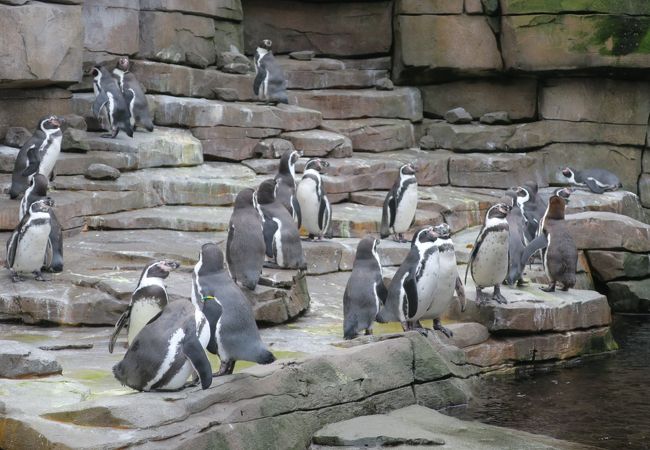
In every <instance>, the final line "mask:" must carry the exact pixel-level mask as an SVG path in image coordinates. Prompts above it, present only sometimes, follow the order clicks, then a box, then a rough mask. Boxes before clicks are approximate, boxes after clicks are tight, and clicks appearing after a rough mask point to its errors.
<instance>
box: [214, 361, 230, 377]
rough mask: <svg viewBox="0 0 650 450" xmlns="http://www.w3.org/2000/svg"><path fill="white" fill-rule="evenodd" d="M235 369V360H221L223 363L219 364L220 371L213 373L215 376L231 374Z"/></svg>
mask: <svg viewBox="0 0 650 450" xmlns="http://www.w3.org/2000/svg"><path fill="white" fill-rule="evenodd" d="M233 370H235V361H227V362H226V361H221V365H220V366H219V372H217V373H213V374H212V376H213V377H220V376H223V375H230V374H232V372H233Z"/></svg>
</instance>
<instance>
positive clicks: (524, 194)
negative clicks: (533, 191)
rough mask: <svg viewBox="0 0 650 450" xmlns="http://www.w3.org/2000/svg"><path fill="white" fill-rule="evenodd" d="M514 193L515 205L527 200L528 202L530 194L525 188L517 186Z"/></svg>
mask: <svg viewBox="0 0 650 450" xmlns="http://www.w3.org/2000/svg"><path fill="white" fill-rule="evenodd" d="M516 192H517V203H526V202H527V201H528V200H530V192H528V189H526V188H525V187H522V186H517V188H516Z"/></svg>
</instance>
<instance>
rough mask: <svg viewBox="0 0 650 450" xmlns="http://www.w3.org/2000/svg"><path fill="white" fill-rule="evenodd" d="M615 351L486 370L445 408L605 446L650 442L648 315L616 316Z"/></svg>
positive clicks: (463, 415) (459, 414) (473, 417)
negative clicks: (550, 365)
mask: <svg viewBox="0 0 650 450" xmlns="http://www.w3.org/2000/svg"><path fill="white" fill-rule="evenodd" d="M612 332H613V334H614V337H615V339H616V341H617V342H618V344H619V346H620V350H619V351H618V352H614V353H611V354H608V355H603V356H597V357H591V358H585V359H584V360H582V361H580V362H579V363H577V364H575V365H572V366H571V367H564V368H555V369H552V370H550V371H548V370H547V371H545V370H541V371H534V372H532V373H530V372H529V373H526V374H519V375H514V376H508V377H504V376H490V377H486V378H485V379H484V380H483V381H481V382H480V384H479V385H478V386H477V388H476V392H475V393H474V394H475V397H474V399H473V400H472V402H471V403H470V404H469V405H468V407H467V408H464V409H459V410H455V411H451V412H450V414H452V415H454V416H456V417H459V418H462V419H471V420H478V421H481V422H484V423H489V424H493V425H500V426H504V427H510V428H516V429H519V430H524V431H529V432H532V433H540V434H545V435H549V436H553V437H556V438H559V439H565V440H569V441H575V442H580V443H584V444H589V445H593V446H596V447H600V448H604V449H612V450H614V449H639V450H643V449H650V389H649V387H648V383H650V316H615V317H614V321H613V323H612Z"/></svg>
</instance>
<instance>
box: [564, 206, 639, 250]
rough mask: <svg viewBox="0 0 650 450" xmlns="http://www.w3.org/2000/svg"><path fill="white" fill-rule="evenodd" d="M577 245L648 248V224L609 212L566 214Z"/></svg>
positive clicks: (591, 248)
mask: <svg viewBox="0 0 650 450" xmlns="http://www.w3.org/2000/svg"><path fill="white" fill-rule="evenodd" d="M566 221H567V225H568V228H569V232H570V233H571V236H572V237H573V239H574V240H575V242H576V245H577V246H578V248H579V249H586V250H598V249H602V250H605V249H608V250H626V251H629V252H634V253H648V252H650V225H648V224H646V223H643V222H639V221H638V220H634V219H632V218H631V217H627V216H623V215H621V214H615V213H611V212H594V211H589V212H582V213H577V214H569V215H567V216H566Z"/></svg>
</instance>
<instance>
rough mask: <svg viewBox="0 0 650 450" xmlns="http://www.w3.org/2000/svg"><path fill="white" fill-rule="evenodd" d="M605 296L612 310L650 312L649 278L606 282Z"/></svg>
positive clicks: (619, 311)
mask: <svg viewBox="0 0 650 450" xmlns="http://www.w3.org/2000/svg"><path fill="white" fill-rule="evenodd" d="M607 291H608V293H607V298H608V299H609V303H610V305H611V307H612V311H615V312H618V313H640V314H648V313H649V312H650V278H646V279H644V280H625V281H612V282H609V283H607Z"/></svg>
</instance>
